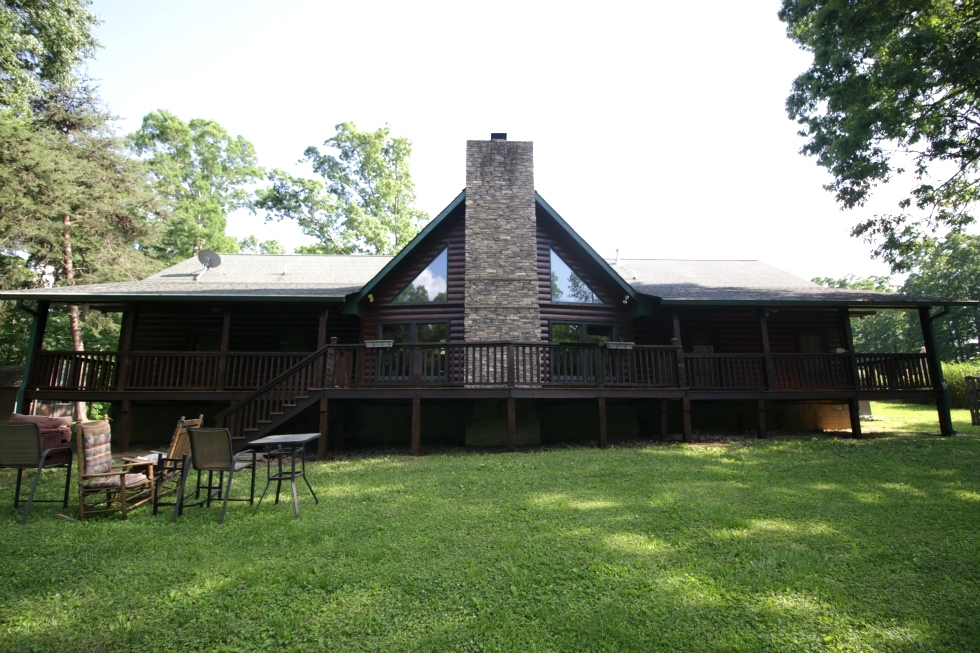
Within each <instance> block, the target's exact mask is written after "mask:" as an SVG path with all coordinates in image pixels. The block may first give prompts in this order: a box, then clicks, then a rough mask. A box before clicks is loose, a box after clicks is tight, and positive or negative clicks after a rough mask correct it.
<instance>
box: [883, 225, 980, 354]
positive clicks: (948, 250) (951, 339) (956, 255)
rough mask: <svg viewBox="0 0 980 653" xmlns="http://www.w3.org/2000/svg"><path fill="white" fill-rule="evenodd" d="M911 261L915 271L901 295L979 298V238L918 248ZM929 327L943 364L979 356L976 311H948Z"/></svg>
mask: <svg viewBox="0 0 980 653" xmlns="http://www.w3.org/2000/svg"><path fill="white" fill-rule="evenodd" d="M915 258H916V263H917V267H916V271H915V272H913V273H912V274H910V275H909V277H908V279H907V280H906V281H905V285H904V286H902V291H903V292H905V293H908V294H910V295H925V296H932V297H949V298H953V299H978V298H980V236H974V235H969V234H950V235H949V237H947V238H946V239H945V240H942V241H936V242H932V243H929V244H928V245H927V246H924V247H922V248H921V250H920V251H919V252H918V253H917V255H916V257H915ZM933 324H934V325H935V326H934V329H935V334H936V343H937V346H938V347H939V350H940V352H941V354H942V356H943V359H944V360H950V361H953V360H955V361H968V360H973V359H975V358H977V356H978V354H980V352H978V350H977V338H978V337H980V308H977V307H976V306H953V307H950V310H949V314H948V315H946V316H944V317H943V318H941V319H938V320H936V321H935V322H933Z"/></svg>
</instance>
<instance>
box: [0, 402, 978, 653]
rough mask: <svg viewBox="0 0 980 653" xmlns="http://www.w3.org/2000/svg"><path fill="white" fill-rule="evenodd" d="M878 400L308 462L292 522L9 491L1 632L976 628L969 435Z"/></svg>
mask: <svg viewBox="0 0 980 653" xmlns="http://www.w3.org/2000/svg"><path fill="white" fill-rule="evenodd" d="M874 411H875V414H876V415H880V416H881V417H883V418H884V420H885V421H881V422H871V423H868V424H867V425H866V426H868V427H869V428H868V430H874V431H875V433H874V434H873V436H872V437H870V438H867V439H862V440H852V439H846V438H839V437H833V436H828V435H812V436H811V435H807V436H783V437H773V438H769V439H766V440H761V441H757V440H742V439H732V440H730V441H722V442H706V443H702V444H697V445H682V444H657V443H649V444H643V445H642V446H629V447H627V446H614V447H613V448H611V449H608V450H597V449H591V448H572V447H570V448H564V449H555V450H551V451H545V452H534V453H530V452H520V453H494V454H480V453H476V452H473V451H460V452H458V453H453V454H448V455H445V454H440V455H429V456H423V457H421V458H411V457H408V456H387V457H378V458H364V459H351V460H343V461H335V462H328V463H316V464H312V465H310V466H309V467H308V469H309V471H310V478H311V481H312V483H313V486H314V488H316V490H317V493H318V495H319V497H320V503H319V505H316V504H314V502H313V500H312V498H311V497H310V495H309V493H308V492H307V491H305V488H304V492H302V493H301V494H300V498H301V510H302V516H301V518H300V519H298V520H297V519H294V518H293V515H292V507H291V505H289V503H288V502H287V503H286V504H285V505H283V504H280V505H278V506H276V505H272V504H268V505H267V504H266V503H263V505H262V508H261V510H260V511H259V513H258V515H256V516H255V517H252V516H251V515H250V511H249V507H248V505H247V504H237V505H236V504H232V505H231V506H230V507H229V514H228V518H227V519H226V522H225V524H224V525H223V526H219V525H218V524H217V518H218V509H217V508H215V507H212V508H211V509H210V510H208V509H203V508H189V509H188V510H187V512H186V513H185V515H184V516H183V517H182V518H181V519H180V520H179V522H178V523H177V524H176V525H172V524H170V522H169V519H168V517H169V515H167V516H163V515H161V516H158V517H153V516H152V514H151V511H149V510H146V509H140V510H138V511H137V512H135V513H133V514H132V515H131V517H130V518H129V519H128V520H126V521H121V520H118V519H115V518H107V517H104V518H96V519H91V520H86V521H85V522H78V521H72V522H69V521H63V520H59V519H56V518H55V517H54V514H55V513H56V512H58V511H60V508H58V507H55V506H53V505H52V504H48V505H44V504H41V505H39V506H37V507H36V508H35V511H34V512H32V515H31V519H30V521H29V523H28V525H27V526H26V527H21V526H20V525H19V524H18V516H17V514H16V513H15V512H14V511H13V509H12V508H11V507H7V508H6V509H4V510H3V511H2V512H0V525H2V530H0V556H2V560H3V575H2V578H3V582H2V583H0V650H2V651H179V650H192V651H317V650H324V651H644V652H647V651H967V650H978V649H980V621H978V620H977V614H978V613H980V467H978V464H977V463H978V460H980V438H972V437H965V438H940V437H936V436H935V435H932V433H934V432H935V431H936V430H937V429H936V426H935V411H934V410H931V413H930V411H921V412H920V411H919V409H918V408H917V407H910V406H899V405H887V406H886V405H882V404H877V405H875V407H874ZM930 415H931V416H930ZM929 419H931V422H929ZM920 420H921V421H920ZM920 423H921V424H925V427H926V428H925V431H918V429H919V425H920ZM889 428H890V429H891V430H889ZM958 428H959V425H958ZM12 477H13V475H12V474H10V473H9V472H8V471H7V470H4V471H3V473H0V493H2V494H0V496H3V497H11V496H12V494H13V488H12V486H11V481H12ZM243 480H244V479H243ZM56 486H57V482H56V481H55V480H54V479H53V478H52V479H48V483H47V485H46V489H47V490H48V491H49V493H51V494H53V493H54V492H55V491H56ZM260 487H261V485H260ZM242 488H244V484H243V485H242V486H241V487H240V488H239V489H242ZM5 501H6V499H5Z"/></svg>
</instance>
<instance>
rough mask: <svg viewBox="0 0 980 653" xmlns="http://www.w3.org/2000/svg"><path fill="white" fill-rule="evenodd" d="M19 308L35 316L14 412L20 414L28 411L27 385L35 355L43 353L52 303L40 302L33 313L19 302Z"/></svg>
mask: <svg viewBox="0 0 980 653" xmlns="http://www.w3.org/2000/svg"><path fill="white" fill-rule="evenodd" d="M17 307H18V308H20V309H21V310H24V311H27V312H28V313H31V314H33V315H34V324H33V325H32V327H31V338H30V341H29V342H28V343H27V360H26V361H24V378H23V380H22V381H21V382H20V389H19V390H17V399H16V401H15V403H14V411H15V412H18V413H25V412H26V411H27V406H25V403H26V402H25V400H24V397H25V395H26V393H27V385H28V383H29V382H30V379H31V372H32V371H33V367H34V355H35V354H36V353H37V352H39V351H41V348H42V346H43V345H44V330H45V329H46V328H47V326H48V309H49V308H51V303H50V302H38V303H37V310H36V311H32V310H31V309H29V308H27V307H26V306H24V304H23V303H22V302H17Z"/></svg>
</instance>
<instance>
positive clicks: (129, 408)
mask: <svg viewBox="0 0 980 653" xmlns="http://www.w3.org/2000/svg"><path fill="white" fill-rule="evenodd" d="M119 418H120V419H119V421H120V422H122V429H121V431H122V432H121V433H120V434H119V451H121V452H122V453H125V452H127V451H129V436H130V433H132V430H133V402H132V401H130V400H129V399H123V402H122V411H121V414H120V415H119Z"/></svg>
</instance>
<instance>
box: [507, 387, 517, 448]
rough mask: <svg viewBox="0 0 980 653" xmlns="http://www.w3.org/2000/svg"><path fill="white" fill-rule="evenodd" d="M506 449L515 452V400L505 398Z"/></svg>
mask: <svg viewBox="0 0 980 653" xmlns="http://www.w3.org/2000/svg"><path fill="white" fill-rule="evenodd" d="M507 449H508V450H509V451H516V450H517V400H516V399H514V398H513V397H507Z"/></svg>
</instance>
